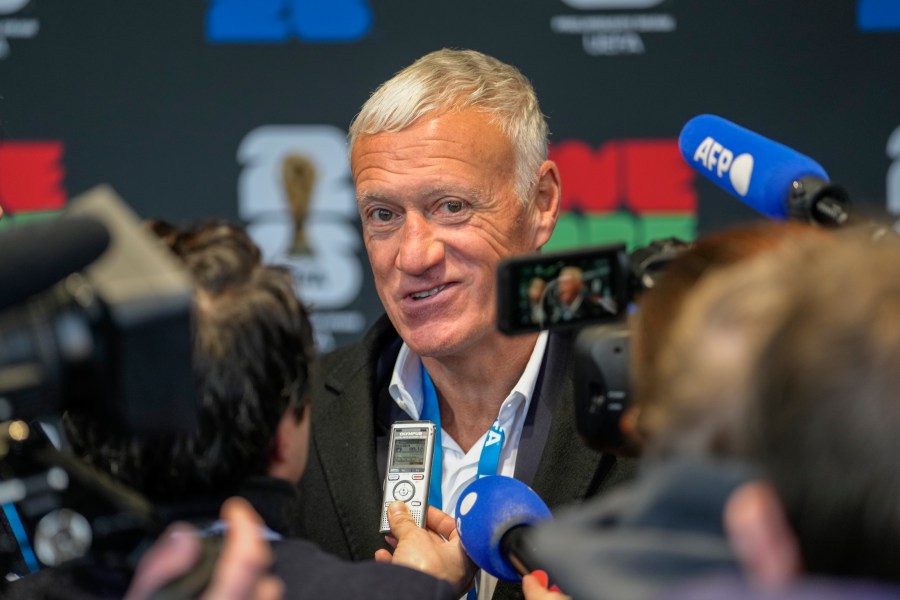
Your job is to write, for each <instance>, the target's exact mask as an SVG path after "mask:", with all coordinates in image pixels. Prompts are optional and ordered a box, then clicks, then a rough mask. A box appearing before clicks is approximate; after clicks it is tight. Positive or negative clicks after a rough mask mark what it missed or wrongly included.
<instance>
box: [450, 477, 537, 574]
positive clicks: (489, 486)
mask: <svg viewBox="0 0 900 600" xmlns="http://www.w3.org/2000/svg"><path fill="white" fill-rule="evenodd" d="M550 518H551V517H550V509H549V508H547V505H546V504H544V501H543V500H541V499H540V497H538V495H537V494H535V493H534V491H532V489H531V488H530V487H528V486H527V485H525V484H524V483H522V482H521V481H519V480H518V479H513V478H512V477H504V476H502V475H490V476H488V477H482V478H480V479H476V480H475V481H473V482H472V483H470V484H469V486H468V487H466V489H465V490H463V493H462V495H460V497H459V501H458V502H457V504H456V530H457V531H458V532H459V537H460V540H461V541H462V545H463V548H465V550H466V553H467V554H468V555H469V557H471V559H472V560H473V561H474V562H475V564H476V565H478V566H479V568H481V569H483V570H484V571H486V572H488V573H490V574H491V575H493V576H494V577H497V578H498V579H503V580H505V581H519V580H520V579H521V578H522V577H523V576H525V575H527V574H529V573H531V572H532V571H534V570H535V568H537V567H536V566H535V565H534V559H533V558H532V555H533V551H532V550H531V548H530V547H529V545H528V544H527V543H526V541H525V536H524V535H523V534H525V533H526V532H527V531H528V529H529V527H530V526H531V525H533V524H535V523H538V522H540V521H547V520H549V519H550Z"/></svg>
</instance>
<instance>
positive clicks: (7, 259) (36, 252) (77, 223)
mask: <svg viewBox="0 0 900 600" xmlns="http://www.w3.org/2000/svg"><path fill="white" fill-rule="evenodd" d="M109 240H110V238H109V232H108V231H107V230H106V227H104V226H103V224H102V223H100V222H99V221H97V220H95V219H92V218H90V217H82V216H77V217H62V218H59V219H54V220H52V221H44V222H41V223H34V224H31V225H25V226H22V227H17V228H15V229H11V230H8V231H6V232H4V233H3V234H0V310H3V309H4V308H7V307H9V306H14V305H16V304H19V303H20V302H23V301H25V300H27V299H28V298H30V297H31V296H33V295H34V294H37V293H38V292H42V291H44V290H45V289H47V288H49V287H50V286H52V285H53V284H55V283H56V282H58V281H60V280H61V279H63V278H64V277H67V276H69V275H71V274H72V273H75V272H77V271H80V270H81V269H83V268H85V267H86V266H88V265H89V264H91V263H92V262H94V261H95V260H97V259H98V258H99V257H100V255H101V254H103V253H104V252H105V251H106V248H107V247H108V246H109Z"/></svg>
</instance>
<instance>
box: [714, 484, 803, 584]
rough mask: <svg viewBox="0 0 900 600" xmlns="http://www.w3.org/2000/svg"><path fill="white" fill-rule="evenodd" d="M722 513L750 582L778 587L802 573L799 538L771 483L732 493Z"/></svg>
mask: <svg viewBox="0 0 900 600" xmlns="http://www.w3.org/2000/svg"><path fill="white" fill-rule="evenodd" d="M723 516H724V519H725V531H726V534H727V536H728V540H729V542H730V543H731V546H732V548H733V550H734V552H735V554H736V556H737V559H738V562H739V563H741V566H742V568H743V571H744V575H745V576H746V577H747V579H748V580H749V581H751V582H752V583H754V584H756V585H759V586H761V587H765V588H770V589H771V588H779V587H783V586H785V585H787V584H788V583H790V582H791V581H793V580H794V579H796V578H797V577H798V576H800V575H801V574H802V572H803V559H802V558H801V556H800V547H799V545H798V544H797V538H796V537H795V536H794V532H793V531H791V528H790V526H789V525H788V522H787V519H786V517H785V515H784V510H783V509H782V506H781V502H780V500H779V499H778V496H777V494H776V493H775V489H774V488H773V487H772V485H771V484H769V483H766V482H763V481H752V482H750V483H745V484H744V485H742V486H741V487H739V488H738V489H736V490H735V491H734V492H732V494H731V496H730V497H729V498H728V501H727V503H726V504H725V514H724V515H723Z"/></svg>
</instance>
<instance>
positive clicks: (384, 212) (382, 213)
mask: <svg viewBox="0 0 900 600" xmlns="http://www.w3.org/2000/svg"><path fill="white" fill-rule="evenodd" d="M393 216H394V213H393V211H390V210H388V209H386V208H376V209H375V210H373V211H372V220H374V221H375V222H377V223H387V222H389V221H390V220H391V218H392V217H393Z"/></svg>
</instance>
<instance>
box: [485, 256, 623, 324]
mask: <svg viewBox="0 0 900 600" xmlns="http://www.w3.org/2000/svg"><path fill="white" fill-rule="evenodd" d="M627 265H628V254H627V253H626V251H625V245H624V244H614V245H606V246H595V247H591V248H585V249H581V250H572V251H565V252H557V253H552V254H541V253H536V254H529V255H522V256H516V257H512V258H508V259H505V260H503V261H501V263H500V265H499V266H498V270H497V285H498V302H497V325H498V328H499V329H500V331H502V332H504V333H507V334H516V333H527V332H533V331H538V330H541V329H555V328H564V327H565V328H568V327H578V326H582V325H587V324H590V323H603V322H608V321H613V320H617V319H618V318H619V317H620V315H622V314H623V313H624V312H625V310H626V308H627V302H628V293H627V289H628V286H627V274H628V267H627Z"/></svg>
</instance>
